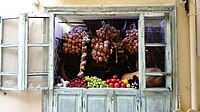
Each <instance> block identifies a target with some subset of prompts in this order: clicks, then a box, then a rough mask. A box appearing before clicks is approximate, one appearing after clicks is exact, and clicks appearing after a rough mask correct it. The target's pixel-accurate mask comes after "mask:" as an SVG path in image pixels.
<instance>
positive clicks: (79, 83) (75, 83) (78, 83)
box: [68, 77, 87, 88]
mask: <svg viewBox="0 0 200 112" xmlns="http://www.w3.org/2000/svg"><path fill="white" fill-rule="evenodd" d="M68 86H69V87H80V88H86V87H87V82H86V80H85V78H84V77H83V78H79V77H76V78H73V79H72V80H71V81H70V82H69V84H68Z"/></svg>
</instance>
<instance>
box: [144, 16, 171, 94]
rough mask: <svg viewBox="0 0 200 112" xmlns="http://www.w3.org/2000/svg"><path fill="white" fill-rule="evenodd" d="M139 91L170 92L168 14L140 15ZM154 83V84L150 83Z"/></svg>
mask: <svg viewBox="0 0 200 112" xmlns="http://www.w3.org/2000/svg"><path fill="white" fill-rule="evenodd" d="M140 19H141V20H140V21H141V28H142V29H144V30H141V33H140V34H141V36H140V48H141V49H142V51H141V52H140V64H141V66H140V72H141V75H142V76H141V89H145V88H166V89H168V90H171V89H172V88H171V75H172V74H171V73H172V69H171V66H172V65H171V63H172V62H171V57H172V55H171V51H172V49H171V46H172V45H171V29H170V27H171V26H170V15H169V14H168V13H166V14H165V13H144V14H141V18H140ZM152 82H154V83H152Z"/></svg>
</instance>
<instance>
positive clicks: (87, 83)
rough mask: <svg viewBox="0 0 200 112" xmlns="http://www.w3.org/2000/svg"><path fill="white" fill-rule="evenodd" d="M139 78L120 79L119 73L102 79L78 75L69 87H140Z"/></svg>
mask: <svg viewBox="0 0 200 112" xmlns="http://www.w3.org/2000/svg"><path fill="white" fill-rule="evenodd" d="M138 81H139V80H138V78H137V77H136V76H134V78H133V79H129V80H128V79H124V80H120V79H119V78H118V76H117V75H113V76H112V78H111V79H107V80H106V81H105V80H102V79H101V78H98V77H96V76H85V77H82V78H79V77H76V78H74V79H72V80H71V81H70V82H69V84H68V85H67V87H79V88H135V89H138V88H139V84H138V83H139V82H138Z"/></svg>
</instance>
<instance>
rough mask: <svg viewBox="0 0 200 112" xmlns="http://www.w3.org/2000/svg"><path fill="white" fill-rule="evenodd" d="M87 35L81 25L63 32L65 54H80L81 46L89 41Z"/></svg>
mask: <svg viewBox="0 0 200 112" xmlns="http://www.w3.org/2000/svg"><path fill="white" fill-rule="evenodd" d="M88 37H89V36H88V35H87V33H86V32H85V31H83V30H82V28H81V27H74V28H73V29H72V30H71V31H69V32H68V33H66V34H64V36H63V38H64V40H65V43H63V50H64V52H65V53H66V54H80V53H81V52H82V49H81V48H82V46H85V43H86V42H87V41H89V38H88Z"/></svg>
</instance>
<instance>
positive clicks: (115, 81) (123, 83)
mask: <svg viewBox="0 0 200 112" xmlns="http://www.w3.org/2000/svg"><path fill="white" fill-rule="evenodd" d="M106 83H107V84H108V85H109V87H110V88H130V87H129V82H128V80H120V79H119V78H118V76H117V75H113V77H112V78H111V79H107V80H106Z"/></svg>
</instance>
